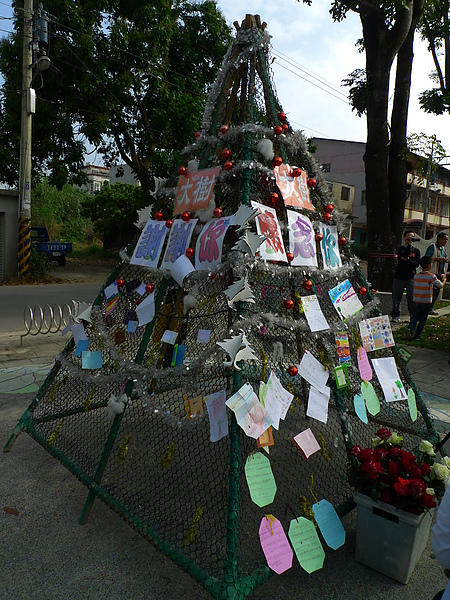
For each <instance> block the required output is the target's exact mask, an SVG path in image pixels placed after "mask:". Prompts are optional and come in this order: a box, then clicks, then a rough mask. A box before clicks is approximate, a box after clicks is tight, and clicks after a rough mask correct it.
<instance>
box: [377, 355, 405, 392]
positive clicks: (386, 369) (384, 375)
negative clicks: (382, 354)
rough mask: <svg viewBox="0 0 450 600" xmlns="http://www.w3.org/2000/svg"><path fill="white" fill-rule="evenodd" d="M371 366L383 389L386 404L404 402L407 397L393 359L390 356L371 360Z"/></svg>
mask: <svg viewBox="0 0 450 600" xmlns="http://www.w3.org/2000/svg"><path fill="white" fill-rule="evenodd" d="M372 364H373V367H374V369H375V373H376V375H377V377H378V381H379V382H380V385H381V387H382V389H383V394H384V397H385V399H386V402H395V401H398V400H406V399H407V398H408V395H407V393H406V390H405V388H404V387H403V383H402V381H401V379H400V375H399V374H398V371H397V365H396V364H395V358H394V357H392V356H388V357H387V358H373V359H372Z"/></svg>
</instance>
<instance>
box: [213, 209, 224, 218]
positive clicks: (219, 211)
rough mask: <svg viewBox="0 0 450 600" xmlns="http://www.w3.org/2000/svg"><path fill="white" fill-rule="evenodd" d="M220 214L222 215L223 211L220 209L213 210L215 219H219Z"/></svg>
mask: <svg viewBox="0 0 450 600" xmlns="http://www.w3.org/2000/svg"><path fill="white" fill-rule="evenodd" d="M222 214H223V210H222V209H221V208H215V209H214V210H213V215H214V216H215V217H216V219H220V217H221V216H222Z"/></svg>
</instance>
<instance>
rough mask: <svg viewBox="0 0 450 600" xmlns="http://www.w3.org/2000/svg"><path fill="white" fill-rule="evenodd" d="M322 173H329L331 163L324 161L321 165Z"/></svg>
mask: <svg viewBox="0 0 450 600" xmlns="http://www.w3.org/2000/svg"><path fill="white" fill-rule="evenodd" d="M321 169H322V173H330V172H331V163H325V164H324V165H321Z"/></svg>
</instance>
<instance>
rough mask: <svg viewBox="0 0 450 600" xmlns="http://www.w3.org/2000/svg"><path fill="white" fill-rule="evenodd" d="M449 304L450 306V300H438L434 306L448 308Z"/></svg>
mask: <svg viewBox="0 0 450 600" xmlns="http://www.w3.org/2000/svg"><path fill="white" fill-rule="evenodd" d="M448 306H450V300H438V301H437V302H436V303H435V305H434V308H435V309H436V308H447V307H448Z"/></svg>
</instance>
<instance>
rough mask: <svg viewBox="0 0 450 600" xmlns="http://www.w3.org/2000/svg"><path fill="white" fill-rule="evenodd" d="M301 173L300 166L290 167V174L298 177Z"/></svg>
mask: <svg viewBox="0 0 450 600" xmlns="http://www.w3.org/2000/svg"><path fill="white" fill-rule="evenodd" d="M301 174H302V170H301V169H300V167H293V168H292V176H293V177H300V175H301Z"/></svg>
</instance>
